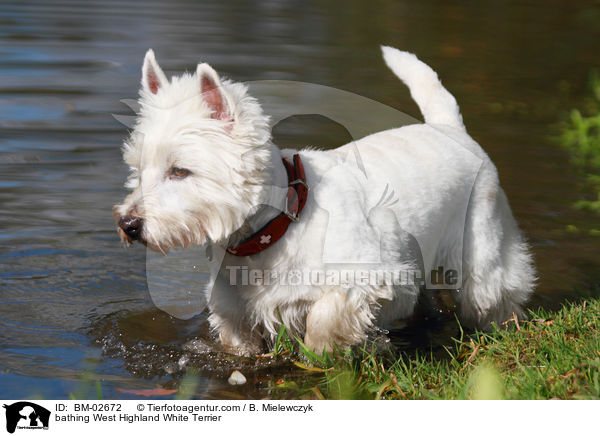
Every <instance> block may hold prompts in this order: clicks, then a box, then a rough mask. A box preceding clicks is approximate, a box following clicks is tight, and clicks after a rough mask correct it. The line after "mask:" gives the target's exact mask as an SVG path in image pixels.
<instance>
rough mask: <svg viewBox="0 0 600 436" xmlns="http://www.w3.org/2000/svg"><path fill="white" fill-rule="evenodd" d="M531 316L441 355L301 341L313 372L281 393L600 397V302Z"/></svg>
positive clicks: (287, 383)
mask: <svg viewBox="0 0 600 436" xmlns="http://www.w3.org/2000/svg"><path fill="white" fill-rule="evenodd" d="M529 315H530V317H529V321H518V322H516V321H514V320H512V321H510V322H509V323H507V325H505V326H504V327H503V328H495V329H494V330H493V331H492V332H490V333H480V332H476V333H474V334H472V335H463V338H461V339H460V340H457V341H456V344H455V346H454V347H451V348H450V349H447V358H441V359H440V358H439V357H433V356H432V355H428V354H421V355H401V356H399V357H398V356H397V355H396V356H394V355H393V354H391V353H390V352H387V353H381V352H377V351H374V350H372V349H368V348H365V347H363V348H355V349H352V350H350V349H346V350H336V351H335V352H333V353H324V354H323V355H318V354H316V353H313V352H312V351H310V350H308V349H307V348H306V347H305V346H304V345H303V344H302V343H301V341H298V347H299V349H298V347H297V349H296V353H297V355H298V356H299V361H298V362H296V364H297V365H298V366H300V367H301V368H304V369H305V370H306V371H307V373H309V374H310V376H308V377H306V378H304V379H303V380H302V381H299V380H297V379H296V380H285V379H284V380H283V382H282V383H280V384H279V385H277V386H275V387H274V388H273V394H274V396H275V397H277V393H278V392H279V393H281V394H282V397H287V398H289V397H290V396H293V397H297V398H328V399H549V398H561V399H591V398H596V399H598V398H600V331H599V330H600V301H599V300H590V301H586V302H582V303H569V304H568V305H566V306H564V307H563V309H562V310H560V311H558V312H556V313H551V312H547V311H545V310H543V309H539V310H536V311H533V312H531V313H530V314H529ZM286 346H288V347H289V346H291V341H290V342H287V343H286ZM282 347H283V346H282ZM282 350H283V348H282V349H280V351H279V353H282ZM287 352H290V353H291V352H292V351H291V350H287Z"/></svg>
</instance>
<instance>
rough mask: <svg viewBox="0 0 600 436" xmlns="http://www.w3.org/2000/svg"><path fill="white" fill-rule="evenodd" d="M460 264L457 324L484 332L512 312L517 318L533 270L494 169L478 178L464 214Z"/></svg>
mask: <svg viewBox="0 0 600 436" xmlns="http://www.w3.org/2000/svg"><path fill="white" fill-rule="evenodd" d="M463 262H464V263H463V288H462V289H461V290H460V291H458V293H457V300H458V303H459V315H460V316H459V317H460V319H461V322H463V323H464V324H465V325H467V326H470V327H478V328H483V329H486V328H489V326H490V324H491V323H492V322H495V323H496V324H497V325H500V324H501V323H502V322H503V321H506V320H507V319H508V318H510V317H511V316H512V314H513V313H515V314H516V315H517V316H521V317H522V316H523V310H522V305H523V304H524V303H525V302H526V301H527V300H528V298H529V297H530V295H531V293H532V292H533V285H534V281H535V271H534V267H533V261H532V258H531V255H530V253H529V250H528V247H527V244H526V243H525V241H524V240H523V237H522V235H521V232H520V230H519V228H518V226H517V223H516V222H515V220H514V218H513V216H512V213H511V210H510V207H509V205H508V200H507V199H506V196H505V194H504V192H503V191H502V189H501V188H500V186H499V185H498V183H497V179H496V175H495V170H494V171H489V169H488V170H487V171H485V170H484V171H483V172H481V173H480V174H479V175H478V180H477V181H476V185H475V187H474V190H473V194H472V197H471V200H470V203H469V210H468V212H467V220H466V227H465V235H464V248H463Z"/></svg>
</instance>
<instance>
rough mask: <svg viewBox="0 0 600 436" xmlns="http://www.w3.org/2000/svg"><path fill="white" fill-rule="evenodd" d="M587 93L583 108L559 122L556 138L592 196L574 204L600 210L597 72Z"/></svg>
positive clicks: (599, 80)
mask: <svg viewBox="0 0 600 436" xmlns="http://www.w3.org/2000/svg"><path fill="white" fill-rule="evenodd" d="M589 89H590V95H589V97H587V98H586V99H585V100H584V102H583V109H581V110H580V109H573V110H572V111H571V112H570V114H569V117H568V119H567V120H565V121H563V122H562V123H561V124H560V125H559V134H558V136H557V137H556V138H555V139H556V140H557V141H558V143H559V144H560V146H562V147H563V148H564V149H565V150H567V152H568V153H569V157H570V160H571V163H572V164H573V165H574V167H575V168H576V169H577V170H578V172H579V173H580V174H581V175H582V176H583V178H584V180H585V181H586V184H587V185H588V187H589V189H591V191H592V193H593V194H592V195H593V197H591V198H589V199H582V200H580V201H578V202H577V203H576V204H575V207H576V208H578V209H588V210H592V211H595V212H597V213H600V75H598V73H597V72H593V73H592V74H591V75H590V81H589Z"/></svg>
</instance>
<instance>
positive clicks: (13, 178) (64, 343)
mask: <svg viewBox="0 0 600 436" xmlns="http://www.w3.org/2000/svg"><path fill="white" fill-rule="evenodd" d="M486 3H487V4H486ZM598 41H600V4H599V3H598V2H581V3H577V2H561V1H547V0H544V1H541V0H540V1H528V2H521V1H520V2H516V1H515V2H511V1H508V2H474V1H473V2H464V3H462V4H461V5H448V4H446V2H441V1H440V2H433V1H424V2H391V1H385V2H379V3H377V4H375V3H373V2H361V1H343V2H342V1H333V0H332V1H325V2H313V3H306V2H300V1H290V2H276V1H261V2H241V1H231V2H223V1H202V2H197V1H181V0H179V1H177V0H176V1H169V2H167V1H161V2H158V1H144V2H135V1H121V2H116V1H101V2H100V1H98V2H94V1H79V2H77V1H53V2H51V1H37V2H35V1H23V0H19V1H11V0H3V1H2V2H1V3H0V205H1V209H0V239H1V241H2V245H1V248H0V259H1V260H0V262H1V264H0V392H2V397H5V398H9V397H12V398H17V397H18V398H23V397H35V396H43V397H45V398H65V397H67V396H68V395H69V394H71V393H72V394H74V395H76V396H79V397H81V398H84V397H91V398H95V397H96V393H95V392H96V391H95V389H96V387H95V383H96V380H101V388H102V392H103V396H104V397H105V398H131V394H127V393H124V392H122V391H121V390H119V389H148V388H157V387H161V388H177V387H178V386H179V380H180V379H181V377H182V375H183V373H184V372H185V371H184V370H182V368H183V369H185V368H188V369H189V368H193V369H195V371H196V374H197V376H196V377H192V378H191V379H190V378H189V379H185V380H187V381H186V383H188V382H189V380H191V382H189V383H188V384H190V386H192V387H191V388H190V389H191V391H190V392H192V395H193V396H196V397H203V398H207V397H209V398H215V397H218V398H240V397H252V398H261V397H265V396H268V395H270V394H269V391H268V390H266V389H265V387H267V386H268V385H269V384H270V383H273V382H274V381H276V380H277V379H278V378H279V377H281V374H284V373H286V371H288V368H287V367H286V366H285V365H283V366H282V364H279V363H274V362H271V361H269V360H268V359H266V360H265V359H263V360H259V361H256V360H251V359H233V358H231V357H229V356H226V355H224V354H222V353H219V351H218V349H216V348H214V347H213V346H212V344H210V342H209V339H208V334H207V331H206V324H205V323H204V317H203V316H198V317H194V318H192V319H190V320H187V321H184V320H179V319H175V318H171V317H169V316H168V315H166V314H165V313H164V312H161V311H160V310H158V309H156V308H155V307H154V305H153V304H152V302H151V300H150V298H149V295H148V291H147V287H146V278H145V251H144V249H143V247H141V246H134V247H131V248H130V249H128V250H125V249H123V248H122V246H121V245H120V243H119V240H118V237H117V234H116V233H115V231H114V224H113V216H112V212H111V207H112V205H113V204H115V203H116V202H117V201H118V200H119V199H120V198H122V196H123V195H124V194H125V190H124V188H123V187H122V183H123V181H124V179H125V176H126V173H127V170H126V167H125V166H124V165H123V164H122V163H121V157H120V151H119V147H120V141H121V139H122V138H123V137H124V135H125V133H126V128H125V127H124V126H123V125H122V124H120V123H119V122H117V121H116V120H115V119H114V118H113V117H112V116H111V114H113V113H127V112H128V110H127V108H126V107H125V106H124V105H123V104H122V103H120V100H121V99H131V98H135V97H136V93H137V86H138V81H139V70H140V65H141V61H142V58H143V54H144V52H145V51H146V50H147V49H148V48H149V47H152V48H154V50H155V52H156V53H157V56H158V58H159V61H160V62H161V65H162V67H163V68H164V69H165V70H166V72H167V74H172V73H176V72H180V71H183V70H185V69H188V70H191V69H193V68H194V67H195V65H196V64H197V63H198V62H200V61H206V62H209V63H211V64H212V65H213V66H214V67H215V68H216V69H217V70H219V71H220V72H222V73H224V74H226V75H228V76H230V77H231V78H234V79H236V80H241V81H252V80H265V79H284V80H298V81H304V82H313V83H318V84H323V85H328V86H331V87H336V88H341V89H345V90H348V91H352V92H355V93H357V94H360V95H364V96H366V97H369V98H372V99H374V100H378V101H380V102H383V103H386V104H388V105H390V106H393V107H395V108H397V109H399V110H403V111H406V112H408V113H409V114H411V115H414V116H418V112H417V109H416V106H415V105H414V104H413V103H412V102H411V101H410V98H409V96H408V93H407V91H406V90H405V89H404V88H403V86H402V85H401V84H400V82H399V81H398V80H397V79H396V78H395V77H394V76H393V75H392V74H391V73H390V72H389V71H388V70H387V69H386V67H385V66H384V64H383V62H382V60H381V58H380V55H379V49H378V45H379V44H382V43H384V44H389V45H393V46H396V47H399V48H403V49H407V50H410V51H413V52H415V53H417V54H418V55H419V56H420V57H421V58H422V59H423V60H425V61H427V62H428V63H430V64H431V65H432V66H434V68H435V69H436V70H437V71H438V73H439V74H440V76H441V77H442V78H443V80H444V83H445V85H446V86H447V87H448V88H449V89H450V90H451V91H452V92H453V93H454V95H455V96H456V97H457V100H458V101H459V103H460V105H461V107H462V111H463V114H464V119H465V122H466V125H467V127H468V129H469V131H470V133H471V134H472V135H473V136H474V137H475V138H476V139H477V140H479V141H480V143H481V144H482V145H483V146H484V148H485V149H486V150H487V151H488V152H489V154H490V155H491V157H492V158H493V160H494V161H495V163H496V164H497V166H498V169H499V171H500V175H501V180H502V184H503V186H504V188H505V190H506V191H507V194H508V197H509V199H510V201H511V204H512V206H513V210H514V213H515V215H516V216H517V219H518V220H519V222H520V224H521V227H522V228H523V230H524V231H525V233H526V234H527V235H528V237H529V238H530V240H531V242H532V244H533V249H534V253H535V257H536V263H537V267H538V270H539V275H540V281H539V287H538V291H537V294H536V296H535V298H534V300H533V301H532V303H531V304H532V306H539V305H544V306H546V307H557V306H558V305H560V303H561V302H562V301H564V300H565V299H566V298H577V297H578V296H580V295H585V293H586V292H587V293H589V292H592V291H593V290H594V289H597V288H598V287H599V286H600V268H599V266H600V239H599V238H598V237H592V236H589V235H588V234H587V233H570V232H567V231H566V227H567V225H575V226H577V227H579V228H591V227H594V225H595V224H596V228H597V227H598V225H597V221H596V222H595V220H597V218H596V217H594V216H593V215H591V214H589V213H586V212H578V211H575V210H573V209H572V208H571V206H570V205H571V204H572V203H573V202H575V201H576V200H578V199H579V198H580V197H581V196H582V195H586V193H585V192H584V191H582V190H581V180H580V178H579V177H578V176H577V174H576V172H575V171H574V170H573V169H572V168H571V167H570V166H569V163H568V158H567V156H566V155H565V154H564V153H563V152H562V151H561V150H559V149H557V148H556V147H553V146H552V145H551V143H550V142H549V140H548V136H549V135H550V133H551V129H550V126H551V125H552V124H553V123H555V122H556V120H557V119H558V118H559V117H560V115H561V114H562V113H563V112H565V111H566V110H567V109H569V108H571V107H574V106H578V105H580V104H581V103H582V99H583V97H584V95H585V81H586V78H587V76H588V73H589V71H590V70H591V69H592V68H599V67H600V53H599V51H598ZM277 134H278V138H280V140H281V142H282V143H283V142H285V143H286V144H287V143H296V144H303V143H307V144H312V145H321V146H331V145H335V144H338V143H341V142H344V140H345V135H346V132H345V131H344V129H339V128H338V127H337V126H332V125H328V124H327V123H322V122H320V121H318V120H317V121H316V122H315V121H314V120H312V121H311V120H308V121H307V120H303V119H296V120H292V121H289V122H287V124H286V123H285V122H284V123H282V124H281V125H280V126H279V127H278V130H277ZM587 194H589V193H587ZM432 332H433V333H432ZM440 332H442V333H440ZM452 332H453V329H452V327H450V326H449V325H442V326H440V325H435V326H415V327H409V328H406V329H403V330H399V331H398V332H394V334H393V340H394V343H395V344H396V345H398V346H399V347H400V348H402V347H406V348H410V347H414V346H419V347H425V348H427V347H428V346H429V344H430V343H435V342H436V341H435V340H433V339H432V338H435V337H439V336H441V337H448V336H450V335H451V334H452ZM444 335H446V336H444ZM196 337H198V338H200V339H198V341H200V342H196V343H195V345H196V348H195V349H193V350H190V349H189V347H188V348H186V346H185V344H186V343H188V341H189V340H190V339H193V338H196ZM203 340H205V341H208V342H206V343H205V342H202V341H203ZM182 359H183V360H182ZM234 367H237V368H242V370H243V372H245V373H246V375H247V376H248V378H249V383H248V384H247V385H246V386H245V387H243V388H241V389H238V388H231V387H229V386H228V385H227V383H226V381H225V379H224V377H226V376H227V375H228V373H229V372H230V371H231V369H232V368H234Z"/></svg>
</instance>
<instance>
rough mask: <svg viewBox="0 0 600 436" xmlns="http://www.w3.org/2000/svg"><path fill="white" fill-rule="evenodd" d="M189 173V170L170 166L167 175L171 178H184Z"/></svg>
mask: <svg viewBox="0 0 600 436" xmlns="http://www.w3.org/2000/svg"><path fill="white" fill-rule="evenodd" d="M189 175H190V170H186V169H185V168H177V167H173V168H171V173H170V174H169V177H171V178H172V179H184V178H186V177H187V176H189Z"/></svg>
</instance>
